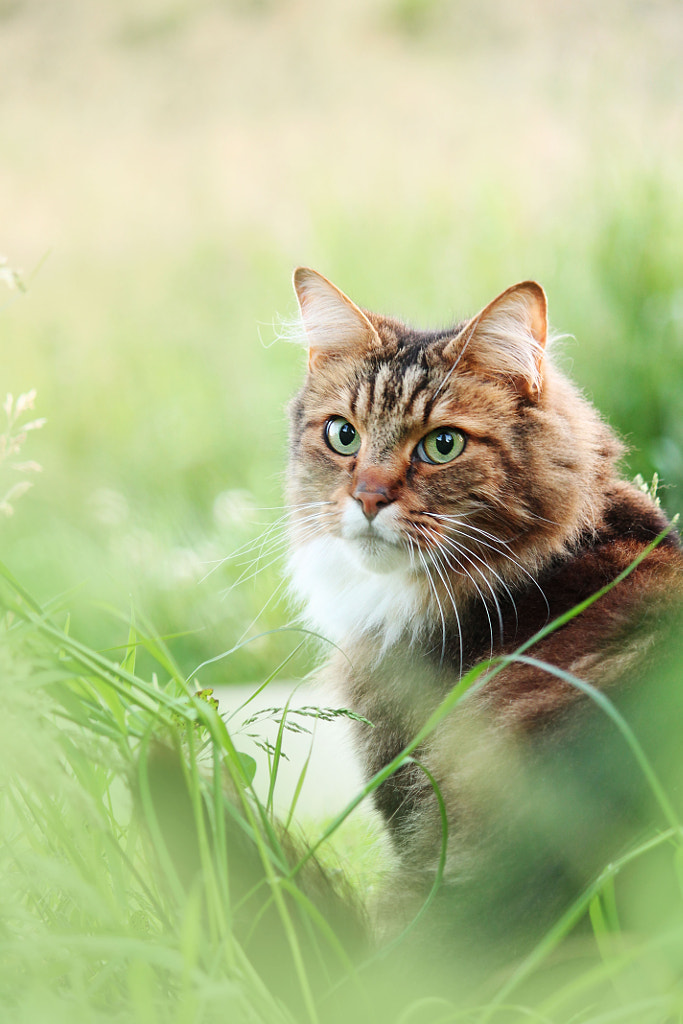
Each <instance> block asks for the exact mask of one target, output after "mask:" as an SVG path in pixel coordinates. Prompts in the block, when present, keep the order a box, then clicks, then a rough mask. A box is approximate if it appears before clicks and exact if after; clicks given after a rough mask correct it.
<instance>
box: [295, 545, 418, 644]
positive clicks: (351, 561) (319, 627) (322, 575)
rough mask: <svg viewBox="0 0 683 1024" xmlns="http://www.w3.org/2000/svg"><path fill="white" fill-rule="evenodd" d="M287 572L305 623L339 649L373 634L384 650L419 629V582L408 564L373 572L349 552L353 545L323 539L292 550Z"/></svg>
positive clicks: (416, 574) (352, 552)
mask: <svg viewBox="0 0 683 1024" xmlns="http://www.w3.org/2000/svg"><path fill="white" fill-rule="evenodd" d="M289 572H290V576H291V580H292V591H293V592H294V594H295V596H296V597H297V598H298V599H299V600H301V601H303V602H304V605H305V608H304V615H305V619H306V622H307V624H308V625H309V626H310V627H311V628H312V629H314V630H315V631H316V632H318V633H320V634H321V635H322V636H324V637H325V638H326V639H328V640H332V641H333V642H334V643H337V644H340V645H341V646H343V645H344V642H345V641H351V640H355V639H359V638H360V637H362V636H364V635H368V634H375V635H379V636H380V638H381V639H382V641H383V643H382V646H383V648H385V649H386V647H388V646H390V645H391V644H393V643H394V642H395V641H396V640H398V638H399V637H400V636H401V635H404V634H406V633H407V634H408V635H410V634H412V635H413V636H416V635H417V634H418V633H419V632H420V630H421V628H422V626H423V624H424V620H425V613H426V611H427V607H426V605H427V600H426V599H425V585H424V577H422V575H421V574H419V573H417V572H416V571H415V570H414V569H413V568H412V567H411V566H410V564H409V562H406V563H405V564H403V565H401V566H400V567H398V568H396V569H394V570H393V571H389V572H375V571H373V570H372V569H368V568H367V567H366V566H364V565H363V564H362V562H361V561H360V559H359V558H358V556H357V554H355V553H354V542H353V541H349V540H346V539H344V538H342V537H335V536H330V535H326V536H322V537H316V538H315V539H313V540H311V541H309V542H308V543H306V544H304V545H302V546H301V547H299V548H297V549H296V550H295V551H294V552H293V553H292V555H291V556H290V560H289Z"/></svg>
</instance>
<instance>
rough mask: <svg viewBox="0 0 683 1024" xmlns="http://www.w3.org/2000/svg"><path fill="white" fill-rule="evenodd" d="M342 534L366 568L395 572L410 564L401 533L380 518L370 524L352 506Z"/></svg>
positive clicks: (343, 521)
mask: <svg viewBox="0 0 683 1024" xmlns="http://www.w3.org/2000/svg"><path fill="white" fill-rule="evenodd" d="M354 504H355V502H354ZM341 535H342V537H343V539H344V540H345V541H346V542H347V544H348V545H349V548H350V550H351V552H352V553H353V556H354V558H355V559H356V560H357V561H358V562H359V564H360V565H361V566H362V567H363V568H364V569H368V570H370V571H372V572H382V573H384V572H394V571H395V570H397V569H402V568H405V567H406V566H407V565H409V563H410V558H409V556H408V552H407V550H406V547H405V544H404V543H403V538H402V536H401V534H400V532H399V531H398V530H396V529H395V528H393V527H392V526H391V525H389V524H388V523H384V522H381V521H378V519H373V520H372V521H371V522H370V521H368V520H367V519H366V518H365V516H364V515H363V514H362V513H361V514H360V515H359V514H358V512H357V511H356V510H355V509H354V508H352V507H349V508H348V509H347V510H345V514H344V516H343V519H342V528H341Z"/></svg>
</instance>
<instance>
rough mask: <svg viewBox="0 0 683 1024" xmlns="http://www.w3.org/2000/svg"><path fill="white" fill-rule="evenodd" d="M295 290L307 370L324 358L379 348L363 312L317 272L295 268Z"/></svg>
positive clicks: (374, 333) (306, 268)
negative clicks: (306, 345) (304, 335)
mask: <svg viewBox="0 0 683 1024" xmlns="http://www.w3.org/2000/svg"><path fill="white" fill-rule="evenodd" d="M294 290H295V292H296V297H297V299H298V301H299V309H300V310H301V319H302V320H303V325H304V329H305V331H306V338H307V340H308V366H309V369H315V367H316V366H317V365H318V364H319V363H320V362H321V361H322V360H323V359H325V358H335V357H337V358H339V357H343V356H350V355H352V354H354V353H358V352H360V351H362V350H365V349H368V348H370V347H371V346H373V345H381V342H380V339H379V336H378V334H377V332H376V330H375V328H374V327H373V326H372V324H371V323H370V321H369V320H368V318H367V317H366V315H365V313H364V312H363V311H362V309H359V308H358V306H357V305H356V304H355V303H354V302H352V301H351V299H350V298H349V297H348V295H344V293H343V292H342V291H340V290H339V288H337V286H336V285H334V284H332V282H331V281H328V280H327V278H326V277H323V275H322V274H319V273H318V272H317V271H316V270H310V269H309V268H308V267H297V268H296V270H295V271H294Z"/></svg>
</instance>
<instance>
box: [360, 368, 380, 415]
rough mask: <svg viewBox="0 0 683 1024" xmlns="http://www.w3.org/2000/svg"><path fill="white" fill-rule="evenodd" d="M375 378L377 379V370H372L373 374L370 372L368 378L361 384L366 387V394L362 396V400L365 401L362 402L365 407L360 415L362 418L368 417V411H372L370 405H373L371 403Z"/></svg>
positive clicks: (373, 397) (373, 395)
mask: <svg viewBox="0 0 683 1024" xmlns="http://www.w3.org/2000/svg"><path fill="white" fill-rule="evenodd" d="M376 378H377V370H376V369H375V370H374V371H373V372H372V373H371V374H370V375H369V376H368V378H367V380H366V381H364V382H363V383H364V384H366V385H367V394H365V395H364V396H363V397H364V400H365V401H364V406H365V407H364V409H362V414H363V415H364V416H367V415H368V413H369V412H370V410H371V409H372V403H373V402H374V400H375V380H376Z"/></svg>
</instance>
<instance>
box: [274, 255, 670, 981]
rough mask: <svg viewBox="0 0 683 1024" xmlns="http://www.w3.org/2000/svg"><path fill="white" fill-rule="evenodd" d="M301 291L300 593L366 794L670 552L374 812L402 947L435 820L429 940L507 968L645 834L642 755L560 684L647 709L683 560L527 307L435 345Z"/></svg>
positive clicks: (433, 335) (328, 296)
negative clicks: (387, 849)
mask: <svg viewBox="0 0 683 1024" xmlns="http://www.w3.org/2000/svg"><path fill="white" fill-rule="evenodd" d="M294 286H295V290H296V294H297V297H298V301H299V306H300V310H301V318H302V321H303V327H304V329H305V336H306V340H307V343H308V348H309V360H308V373H307V376H306V380H305V383H304V385H303V388H302V390H301V391H300V393H299V394H298V396H297V397H296V398H295V399H294V401H293V403H292V405H291V440H290V460H289V483H288V500H289V502H290V503H291V507H292V510H293V511H292V517H291V545H292V551H291V558H290V572H291V577H292V582H293V589H294V591H295V593H296V595H297V596H298V598H300V599H301V601H303V603H304V605H305V614H306V618H307V621H308V623H309V624H310V625H311V626H312V627H313V628H314V629H315V630H317V631H318V632H319V633H321V634H323V635H324V636H325V637H327V638H328V639H329V640H331V641H333V643H334V645H335V651H334V653H333V655H332V656H331V658H330V660H329V662H328V665H327V668H326V670H325V676H326V678H327V680H328V682H329V685H330V686H333V687H334V688H335V689H336V691H337V692H338V693H339V694H340V695H341V700H342V702H343V703H344V704H345V705H346V706H348V707H350V708H351V709H352V710H353V711H354V712H356V713H357V714H358V715H361V716H363V718H365V719H367V720H368V722H369V723H371V725H368V724H363V723H362V722H359V723H357V724H356V725H355V730H356V741H357V747H358V750H359V753H360V756H361V758H362V761H363V764H364V767H365V772H366V774H367V776H368V777H372V776H373V775H374V774H375V773H376V772H377V771H379V770H380V769H381V768H383V767H384V766H385V765H387V764H388V763H389V762H390V761H391V760H392V759H393V758H394V757H395V756H396V755H397V754H398V753H399V752H400V751H401V750H402V749H403V748H405V746H406V745H407V744H408V743H409V742H410V741H411V739H412V738H413V737H414V736H415V735H416V734H417V733H418V731H419V730H420V729H421V727H422V726H423V725H424V723H425V721H426V720H427V719H428V717H429V715H430V714H431V713H432V712H433V711H434V710H435V708H437V707H438V706H439V704H440V702H441V701H442V700H443V699H444V697H445V695H446V694H448V693H449V691H450V690H451V689H452V688H453V687H454V686H455V685H456V684H457V683H458V681H459V680H460V679H461V678H462V677H463V675H464V674H465V673H466V672H467V671H468V670H469V669H470V668H472V666H473V665H475V664H477V663H478V662H481V661H482V660H486V659H491V658H497V657H498V656H500V655H509V654H512V653H513V652H515V651H516V650H518V649H519V648H520V646H521V645H522V644H523V643H524V642H525V641H528V640H529V639H530V638H531V637H533V636H535V635H536V634H537V633H538V632H539V631H541V630H542V629H543V627H544V626H545V625H546V624H548V623H550V622H552V621H553V620H555V619H557V617H558V616H561V615H562V614H563V613H565V612H568V611H569V610H570V609H572V608H574V607H575V606H576V605H577V604H578V603H579V602H581V601H583V600H584V599H587V598H589V597H590V596H591V595H593V594H595V593H596V592H597V591H599V590H600V589H601V588H603V587H604V586H605V585H606V584H609V583H611V582H613V581H614V580H615V579H616V578H617V577H618V576H619V575H620V574H621V573H623V572H624V570H626V569H627V568H628V567H629V565H631V563H633V561H634V560H635V559H637V558H638V556H639V555H642V554H643V552H644V551H645V549H646V548H647V547H648V545H650V544H651V543H652V542H653V541H654V540H655V539H656V538H657V537H659V536H660V535H661V534H664V536H663V539H661V541H660V543H659V544H658V545H656V546H655V547H654V548H653V550H651V551H650V552H649V553H648V554H647V557H645V558H644V559H642V561H641V562H640V563H639V564H638V565H637V566H636V567H635V568H634V569H633V571H632V572H630V574H627V575H625V578H623V580H621V581H620V582H619V583H618V584H617V585H616V586H614V587H613V588H612V589H609V590H608V591H607V592H606V593H605V594H604V595H603V596H602V597H601V598H600V599H599V600H597V601H595V602H594V603H592V604H590V606H589V607H587V608H586V609H585V610H584V611H583V612H582V613H581V614H579V615H577V616H576V617H574V618H571V619H570V620H569V621H566V622H565V624H564V625H562V626H561V627H560V628H557V629H555V630H553V631H548V632H547V633H546V634H545V635H544V637H543V638H542V639H541V640H539V642H538V643H536V644H535V645H534V646H533V648H532V649H530V650H528V651H527V652H526V655H525V656H524V657H521V658H519V659H517V660H511V661H510V663H509V664H508V665H507V666H506V667H504V668H503V670H502V671H497V673H496V674H490V676H489V677H488V678H487V677H486V676H484V677H483V680H482V679H480V684H479V685H477V686H476V687H474V688H472V690H471V691H470V692H469V693H468V694H467V695H466V696H465V697H464V698H463V699H462V700H461V701H460V702H459V703H458V704H457V706H456V707H455V709H454V710H453V712H452V713H451V714H449V715H448V716H447V717H446V718H445V719H444V720H442V721H441V722H440V723H439V725H438V726H437V727H436V728H435V729H434V731H433V732H432V733H431V734H430V735H429V736H428V737H427V738H426V739H425V740H424V742H423V743H422V744H421V746H420V747H419V748H418V749H417V750H416V751H415V752H414V754H413V757H414V760H412V761H409V762H407V763H406V764H404V765H403V766H402V767H401V768H400V769H399V770H398V771H397V772H396V773H395V774H394V775H392V776H391V777H390V778H389V779H387V780H386V781H385V782H384V783H383V784H382V785H381V786H380V787H379V789H378V790H377V792H376V794H375V800H376V805H377V807H378V809H379V810H380V812H381V813H382V815H383V816H384V819H385V822H386V827H387V829H388V831H389V833H390V835H391V837H392V841H393V847H394V850H395V853H396V859H397V867H396V870H395V872H394V874H393V875H392V877H391V879H390V882H389V883H388V885H387V887H386V888H387V900H386V903H387V905H388V907H389V912H388V913H389V917H393V918H397V919H398V923H396V922H395V925H394V926H395V927H400V922H401V920H404V921H405V920H408V919H409V917H410V915H411V914H412V913H413V912H414V911H415V910H416V908H417V907H418V906H419V905H420V903H421V901H422V900H423V899H424V897H425V894H426V893H427V892H428V891H429V888H430V886H431V884H432V882H433V879H434V877H435V873H436V870H437V863H438V861H439V857H440V850H441V844H442V835H443V821H442V810H443V807H445V813H446V817H447V822H448V847H447V859H446V870H445V876H444V883H443V886H442V891H441V895H440V897H437V899H436V901H435V902H434V907H433V910H432V913H431V919H430V921H428V922H427V923H425V925H424V931H430V930H431V934H432V936H434V935H438V936H440V937H441V938H440V939H439V941H438V943H437V946H438V948H439V949H440V950H441V951H442V952H443V955H444V958H450V962H451V963H455V960H456V959H457V957H460V956H462V955H464V950H465V948H466V947H470V946H471V947H472V948H474V949H475V950H479V952H478V953H477V952H475V955H474V958H473V960H471V961H470V963H471V962H475V961H476V958H477V956H478V955H479V953H480V952H481V949H482V948H486V950H487V952H488V953H490V954H491V956H492V957H493V959H494V960H495V958H496V953H495V950H496V949H497V948H499V950H500V951H501V955H503V956H510V955H513V956H514V955H515V954H516V953H518V952H520V951H522V950H523V949H525V948H527V946H528V942H529V940H530V938H531V939H533V938H536V937H538V936H539V935H540V934H542V929H544V928H546V927H547V926H548V924H549V923H550V921H551V920H552V919H553V916H556V915H557V914H558V913H559V912H560V911H561V910H562V909H564V908H565V907H566V906H568V905H569V904H570V903H571V900H572V899H573V898H574V897H575V896H576V894H577V893H578V892H579V891H580V890H581V887H582V886H583V885H585V884H586V882H587V881H588V880H589V878H590V877H591V875H592V874H593V873H594V872H595V871H596V870H597V869H598V868H599V867H600V866H601V864H602V863H604V858H605V857H607V856H611V855H613V853H614V852H615V851H618V850H619V849H620V848H621V846H622V845H623V844H624V843H625V842H626V841H627V839H628V837H629V836H630V835H632V834H633V829H634V828H636V829H637V828H639V827H640V824H641V821H640V818H639V813H640V811H639V808H640V803H639V801H640V798H641V796H642V793H640V791H639V789H638V783H637V782H635V781H634V774H633V773H632V772H630V771H629V770H627V766H629V767H630V759H631V757H632V753H631V751H630V750H629V749H628V748H627V746H626V744H624V743H623V739H622V737H620V736H618V733H617V730H616V729H615V728H614V724H613V722H611V721H609V720H608V719H607V718H606V717H605V715H604V711H602V710H600V709H597V710H596V707H595V703H594V702H593V701H592V700H591V699H590V696H586V693H585V687H584V690H581V689H580V688H579V687H578V686H577V685H576V683H575V682H574V681H573V678H570V677H576V678H578V679H580V680H583V681H584V682H585V683H588V684H590V686H592V687H595V688H599V689H600V690H601V691H602V692H606V693H607V694H609V695H610V699H612V700H615V701H617V703H618V702H619V700H620V699H621V696H620V695H622V694H628V693H630V692H631V691H632V689H633V683H634V680H637V678H638V677H639V673H641V671H642V666H643V664H645V663H646V662H647V657H648V652H650V651H651V650H652V649H653V647H654V644H655V641H654V636H655V629H656V627H657V626H658V625H659V624H660V620H661V618H662V615H663V609H664V608H665V606H666V605H667V603H668V602H669V601H670V598H671V595H672V593H673V592H677V593H678V594H680V592H681V585H682V580H683V558H682V555H681V551H680V548H679V544H678V540H677V538H676V536H675V533H674V532H672V531H670V532H668V533H665V531H666V530H667V527H668V526H669V524H668V522H667V520H666V518H665V516H664V515H663V513H662V512H661V510H660V509H659V507H658V506H657V504H656V503H655V502H654V501H653V500H651V498H650V497H649V496H648V495H646V494H644V493H643V492H642V491H641V490H640V489H638V488H637V487H636V486H634V485H632V484H630V483H628V482H626V481H625V480H624V479H622V477H621V475H620V473H619V470H618V468H617V463H618V460H619V458H620V456H621V454H622V446H621V444H620V442H619V441H618V440H617V438H616V437H615V434H614V433H613V432H612V430H611V429H610V428H609V427H608V426H607V425H606V424H605V423H604V422H603V420H602V419H601V418H600V416H599V415H598V413H597V412H596V411H595V409H594V408H593V407H592V406H591V405H590V403H589V402H588V401H587V400H586V399H585V398H584V397H583V396H582V395H581V394H580V393H579V391H578V390H577V388H576V387H574V386H573V384H571V383H570V382H569V381H568V380H567V379H566V377H565V376H563V374H562V373H561V372H560V371H559V370H558V369H557V368H556V367H555V366H554V365H553V362H552V358H551V356H550V354H549V353H548V346H547V344H546V342H547V333H548V328H547V315H546V297H545V294H544V292H543V290H542V288H541V287H540V286H539V285H538V284H536V283H535V282H531V281H526V282H523V283H522V284H518V285H514V286H513V287H511V288H508V289H507V290H506V291H504V292H503V293H502V294H501V295H499V296H498V297H497V298H495V299H494V300H493V301H492V302H491V303H489V305H487V306H486V307H485V309H483V310H482V311H481V312H480V313H478V314H477V315H476V316H475V317H473V318H472V319H470V320H468V321H466V322H463V323H459V324H456V325H455V326H453V327H449V328H448V329H446V330H438V331H418V330H414V329H412V328H411V327H408V326H406V325H405V324H404V323H401V322H399V321H398V320H396V319H392V318H390V317H386V316H380V315H377V314H375V313H371V312H367V311H363V310H361V309H360V308H359V307H358V306H357V305H356V304H355V303H354V302H353V301H351V299H350V298H348V297H347V296H346V295H344V294H343V293H342V292H341V291H340V290H339V289H338V288H337V287H336V286H335V285H333V284H332V283H331V282H330V281H328V280H327V279H326V278H325V277H323V276H322V275H320V274H318V273H316V272H315V271H313V270H310V269H306V268H299V269H297V271H296V272H295V275H294ZM497 664H498V665H500V662H497ZM617 684H619V685H617ZM624 699H625V698H624ZM430 776H431V779H430ZM434 782H435V783H436V785H437V786H438V789H439V791H440V793H441V796H442V799H443V807H440V804H439V800H438V798H437V795H436V793H435V788H434V784H433V783H434ZM386 916H387V912H386V911H385V919H386Z"/></svg>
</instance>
